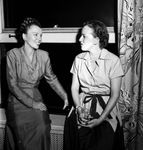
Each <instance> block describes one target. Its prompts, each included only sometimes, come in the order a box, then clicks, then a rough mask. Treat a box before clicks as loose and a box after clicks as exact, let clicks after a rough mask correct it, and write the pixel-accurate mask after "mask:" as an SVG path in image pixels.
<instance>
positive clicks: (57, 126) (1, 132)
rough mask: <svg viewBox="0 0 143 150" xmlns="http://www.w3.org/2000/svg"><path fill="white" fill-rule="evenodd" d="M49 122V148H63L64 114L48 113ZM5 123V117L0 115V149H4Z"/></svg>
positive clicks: (58, 149)
mask: <svg viewBox="0 0 143 150" xmlns="http://www.w3.org/2000/svg"><path fill="white" fill-rule="evenodd" d="M50 118H51V121H52V124H51V132H50V138H51V144H50V150H63V130H64V121H65V116H63V115H50ZM5 125H6V119H4V120H3V119H2V118H1V117H0V150H4V138H5Z"/></svg>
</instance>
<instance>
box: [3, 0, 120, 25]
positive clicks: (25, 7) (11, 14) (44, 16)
mask: <svg viewBox="0 0 143 150" xmlns="http://www.w3.org/2000/svg"><path fill="white" fill-rule="evenodd" d="M3 2H4V20H5V27H6V28H16V27H17V26H18V24H19V23H20V22H21V20H23V18H24V17H26V16H31V17H36V18H37V19H38V20H39V21H40V22H41V24H42V26H43V28H48V27H53V26H54V25H56V24H57V25H58V26H59V27H81V26H82V24H83V22H85V21H87V20H90V19H99V20H101V21H103V22H104V23H105V24H106V26H108V27H114V20H115V18H116V16H115V15H116V13H115V11H116V3H117V2H116V1H115V0H54V1H52V0H51V1H48V0H41V1H39V0H30V1H29V0H3Z"/></svg>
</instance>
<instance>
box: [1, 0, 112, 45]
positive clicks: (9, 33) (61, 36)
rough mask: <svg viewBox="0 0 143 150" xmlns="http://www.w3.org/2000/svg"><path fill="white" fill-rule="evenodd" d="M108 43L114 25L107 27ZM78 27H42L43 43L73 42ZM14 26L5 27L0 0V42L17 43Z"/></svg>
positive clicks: (110, 40) (110, 39) (110, 41)
mask: <svg viewBox="0 0 143 150" xmlns="http://www.w3.org/2000/svg"><path fill="white" fill-rule="evenodd" d="M107 29H108V32H109V43H115V31H114V27H107ZM78 30H79V28H77V27H75V28H74V27H73V28H59V27H53V28H43V36H42V42H43V43H75V42H76V36H77V33H78ZM14 31H15V28H5V26H4V7H3V0H0V43H17V40H16V38H15V33H14Z"/></svg>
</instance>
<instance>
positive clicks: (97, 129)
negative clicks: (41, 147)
mask: <svg viewBox="0 0 143 150" xmlns="http://www.w3.org/2000/svg"><path fill="white" fill-rule="evenodd" d="M108 39H109V35H108V31H107V28H106V26H105V25H104V24H103V23H102V22H100V21H97V20H91V21H87V22H86V23H85V24H84V25H83V27H82V29H81V37H80V39H79V41H80V43H81V49H82V51H83V52H82V53H80V54H78V55H77V56H76V57H75V60H74V62H73V65H72V68H71V73H72V75H73V77H72V85H71V93H72V97H73V102H74V104H75V106H74V107H72V109H71V111H70V113H69V115H68V116H67V118H66V122H65V130H64V150H123V149H124V140H123V132H122V120H121V116H120V111H119V107H118V98H119V95H120V87H121V81H122V76H123V75H124V73H123V69H122V65H121V62H120V59H119V57H118V56H116V55H115V54H113V53H111V52H109V51H108V50H107V49H105V47H106V46H107V44H108Z"/></svg>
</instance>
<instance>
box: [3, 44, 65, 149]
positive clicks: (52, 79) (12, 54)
mask: <svg viewBox="0 0 143 150" xmlns="http://www.w3.org/2000/svg"><path fill="white" fill-rule="evenodd" d="M42 77H45V79H46V81H47V82H48V83H49V84H50V86H51V87H52V88H53V89H54V90H55V91H56V92H57V94H59V96H61V98H62V99H66V98H67V95H66V93H65V91H64V90H63V88H62V87H61V85H60V83H59V82H58V80H57V77H56V75H55V74H54V73H53V72H52V68H51V64H50V58H49V55H48V52H46V51H43V50H36V51H35V52H34V57H33V61H32V63H31V62H30V60H29V59H28V58H27V57H26V56H25V54H24V52H23V47H22V48H15V49H12V50H10V51H9V52H8V53H7V81H8V86H9V89H10V94H9V98H8V107H7V109H6V117H7V128H6V131H7V134H6V148H7V149H8V150H9V149H10V150H15V149H18V150H48V149H50V129H51V124H50V123H51V121H50V118H49V113H48V111H40V110H38V109H34V108H33V107H32V106H33V105H32V104H33V101H35V102H43V99H42V96H41V94H40V92H39V90H38V84H39V82H40V79H41V78H42Z"/></svg>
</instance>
